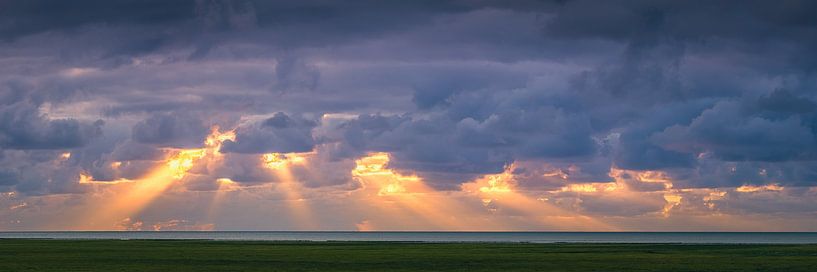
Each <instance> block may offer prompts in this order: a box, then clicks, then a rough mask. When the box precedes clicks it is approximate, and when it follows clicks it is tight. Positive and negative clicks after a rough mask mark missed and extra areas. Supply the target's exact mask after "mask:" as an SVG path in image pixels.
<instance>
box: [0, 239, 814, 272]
mask: <svg viewBox="0 0 817 272" xmlns="http://www.w3.org/2000/svg"><path fill="white" fill-rule="evenodd" d="M815 269H817V245H660V244H516V243H389V242H220V241H190V240H188V241H182V240H173V241H167V240H124V241H120V240H17V239H8V240H0V271H787V272H792V271H817V270H815Z"/></svg>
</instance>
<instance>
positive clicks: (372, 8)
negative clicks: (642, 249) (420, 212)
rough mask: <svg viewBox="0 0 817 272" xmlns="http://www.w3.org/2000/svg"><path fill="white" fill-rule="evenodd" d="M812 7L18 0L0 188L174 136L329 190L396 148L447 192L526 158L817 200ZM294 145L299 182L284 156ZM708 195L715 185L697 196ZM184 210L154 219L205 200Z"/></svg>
mask: <svg viewBox="0 0 817 272" xmlns="http://www.w3.org/2000/svg"><path fill="white" fill-rule="evenodd" d="M815 10H817V7H815V3H814V2H812V1H783V2H768V1H749V2H733V1H718V2H711V1H684V2H677V1H631V2H627V3H609V2H604V1H514V2H512V3H508V2H507V1H410V2H406V1H385V2H384V1H353V2H349V1H330V2H324V1H291V2H286V1H276V2H268V1H218V0H201V1H173V2H166V1H147V2H145V1H113V2H99V1H71V2H70V3H60V4H55V3H52V2H51V1H20V2H8V3H3V4H0V192H3V194H13V195H16V196H15V199H16V197H28V196H31V197H47V196H55V197H56V196H64V195H72V196H75V197H78V198H81V197H82V196H83V195H86V194H91V193H93V192H99V190H103V189H100V188H97V187H99V186H107V185H106V182H107V184H113V183H117V182H120V183H121V182H132V181H134V180H138V179H140V178H145V177H147V176H150V175H151V174H152V173H153V174H155V172H156V169H157V167H160V166H162V165H168V161H172V160H173V159H174V158H176V157H178V156H180V155H178V154H179V153H180V152H181V150H206V151H201V152H204V153H202V154H200V155H201V158H207V160H208V163H196V164H195V165H191V166H190V167H186V166H184V168H185V169H186V170H187V171H188V174H187V175H185V177H184V178H183V180H184V182H185V183H186V184H187V186H183V187H185V189H184V190H189V191H193V192H198V191H218V190H227V189H225V188H228V189H229V188H232V187H230V186H237V187H238V188H243V189H241V190H252V189H251V188H255V187H257V186H267V185H269V186H283V187H281V188H284V187H286V186H290V187H291V188H306V189H305V190H307V189H308V190H312V191H311V193H310V194H313V195H311V196H306V195H301V196H299V198H304V199H308V198H310V197H314V195H321V196H322V197H321V199H323V200H322V201H324V200H325V202H324V203H323V204H326V205H331V204H327V203H331V201H330V200H326V199H324V198H327V199H328V198H330V197H329V196H338V197H339V195H343V194H347V193H350V192H359V191H361V190H365V188H366V187H365V184H362V183H361V182H360V181H359V180H356V178H355V177H354V175H353V170H354V169H355V167H356V161H357V160H359V159H360V158H363V157H366V156H370V155H371V154H376V153H380V152H383V153H387V154H389V156H390V157H389V158H390V161H389V162H388V167H390V169H393V170H394V171H395V173H399V174H401V175H405V176H416V177H417V178H419V179H422V180H423V182H424V183H425V184H427V185H428V186H429V188H431V189H433V190H435V191H439V192H460V191H462V188H464V187H463V186H465V185H466V184H470V183H473V182H475V181H476V180H480V179H482V178H485V177H486V176H490V175H497V174H500V173H506V172H507V171H509V169H513V171H514V172H513V173H512V175H513V176H514V178H513V182H512V183H513V184H514V188H516V190H519V191H521V192H522V193H523V194H527V195H530V196H533V195H536V194H538V193H539V192H542V191H548V192H555V191H558V190H561V189H560V188H572V187H570V186H571V184H573V185H575V186H591V187H592V186H596V185H594V184H627V186H628V189H627V191H626V192H627V194H632V195H633V197H620V198H615V197H613V196H610V195H606V196H604V195H599V196H598V197H593V196H594V195H591V196H583V197H573V196H571V195H570V194H572V192H570V190H567V191H564V192H561V193H559V194H555V195H548V196H540V198H541V199H548V200H547V201H553V202H554V203H556V201H557V200H558V203H557V204H558V205H564V207H573V208H575V207H581V209H579V211H580V212H584V213H587V214H592V215H594V216H624V217H627V216H633V217H636V216H638V215H643V214H647V213H661V212H662V211H664V209H669V210H672V209H681V208H678V207H682V208H684V209H686V208H689V209H695V210H694V211H692V210H686V211H687V212H689V213H690V214H692V213H697V212H700V211H703V210H707V211H712V209H710V208H708V206H707V205H708V204H707V203H716V202H717V203H728V205H724V206H723V207H728V209H729V210H730V211H729V212H734V213H745V211H744V210H754V211H757V212H759V213H760V214H762V215H763V214H766V212H768V213H781V212H785V211H788V210H790V211H792V212H798V213H799V212H804V211H807V212H814V203H811V202H808V201H806V200H805V198H807V197H809V196H811V195H813V191H809V190H813V189H810V188H814V187H817V170H815V169H817V91H815V88H817V80H815V79H816V78H817V77H816V74H815V73H817V55H815V53H814V52H813V51H814V50H813V48H817V38H816V37H817V20H815V18H817V14H815ZM214 131H216V132H219V133H225V132H231V133H234V135H233V136H234V137H224V138H221V139H214V138H212V137H214V136H213V135H214V134H213V133H214ZM205 153H206V155H204V154H205ZM270 154H275V155H270ZM286 154H290V155H289V156H291V157H289V158H288V157H286V156H287V155H286ZM293 154H295V155H293ZM264 155H268V157H266V158H265V157H264ZM174 156H176V157H174ZM196 156H198V155H196ZM270 156H272V157H270ZM277 156H281V157H277ZM201 158H200V157H195V159H197V160H200V159H201ZM293 158H296V159H293ZM301 158H303V160H305V161H307V163H303V165H300V164H296V161H298V160H300V159H301ZM177 159H178V158H177ZM282 161H283V162H282ZM182 162H183V161H182ZM191 164H192V163H191ZM288 164H292V165H290V166H287V167H290V168H291V169H290V171H289V172H288V173H286V175H288V176H291V179H294V180H296V181H297V182H296V185H286V184H285V185H281V184H282V183H285V182H284V179H282V178H281V177H280V176H276V175H274V174H273V173H272V172H270V171H271V170H270V169H274V168H276V167H281V166H280V165H288ZM187 168H189V169H187ZM617 171H625V172H617ZM626 171H635V172H637V173H647V172H649V173H653V172H655V173H659V172H660V173H662V175H663V176H662V178H663V179H665V180H669V181H670V183H671V186H670V187H671V188H669V187H667V186H665V185H664V183H660V182H659V183H655V182H653V183H649V182H640V181H639V182H635V181H633V180H638V178H634V177H633V176H632V175H630V176H627V175H629V174H624V175H623V176H621V175H618V174H616V173H627V172H626ZM225 184H232V185H225ZM769 185H775V186H781V187H783V188H786V189H785V190H783V191H779V192H778V191H774V192H777V193H778V194H779V196H777V197H770V199H771V198H774V201H778V200H779V201H782V202H775V203H777V204H769V203H771V202H770V201H773V200H770V199H765V198H760V197H756V198H750V197H744V196H742V195H740V197H738V194H734V193H733V194H726V195H725V196H723V197H721V198H719V199H717V200H714V199H713V197H712V196H709V195H706V194H705V193H700V192H698V191H696V190H722V191H730V190H732V191H734V190H737V188H740V187H741V186H769ZM599 186H600V185H599ZM466 187H467V186H466ZM591 187H576V188H585V189H587V188H591ZM219 188H220V189H219ZM287 188H288V187H287ZM593 188H595V187H593ZM599 188H602V187H599ZM752 188H754V187H752ZM279 189H280V188H279ZM431 189H429V190H431ZM588 190H589V189H588ZM671 190H677V191H671ZM683 190H686V191H683ZM598 191H603V189H598ZM611 192H613V191H612V189H611ZM616 192H619V193H621V192H623V191H616ZM806 192H808V193H806ZM710 193H711V192H710ZM639 194H640V195H641V196H642V197H643V201H641V202H639V201H638V199H639V198H638V197H635V195H639ZM667 194H672V195H673V196H669V197H668V196H665V195H667ZM698 194H699V195H698ZM707 194H708V193H707ZM783 194H785V196H783ZM675 195H677V196H679V197H681V199H683V200H679V201H677V203H676V204H673V203H675V202H676V201H675V200H676V198H675ZM628 196H629V195H628ZM291 197H292V196H291ZM704 198H707V199H709V200H704ZM693 199H697V200H695V201H697V202H695V203H696V205H703V206H700V207H694V208H693V207H692V206H684V205H687V204H685V203H687V201H693ZM0 201H3V200H1V199H0ZM77 201H78V202H82V201H79V200H77ZM248 201H249V200H248ZM0 203H2V202H0ZM486 203H487V202H486ZM668 203H669V204H668ZM763 203H766V204H763ZM18 204H19V203H18ZM477 204H479V203H477ZM557 204H554V205H557ZM30 205H33V204H30ZM43 205H45V204H43ZM65 205H72V204H65ZM479 205H481V204H479ZM558 205H557V206H558ZM665 205H670V206H665ZM673 205H677V206H673ZM689 205H692V204H689ZM713 205H714V204H713ZM764 205H765V206H764ZM489 206H490V205H489ZM762 207H778V208H779V209H772V210H769V211H767V210H765V209H763V208H762ZM21 209H22V208H20V209H15V211H18V210H21ZM725 209H726V208H725ZM737 210H741V211H740V212H738V211H737ZM724 212H726V210H724ZM174 216H175V217H174V218H156V219H155V220H154V221H155V222H158V223H156V224H157V226H171V225H172V226H176V225H181V224H176V223H167V222H186V223H185V224H188V223H189V224H191V225H195V224H198V223H195V224H194V222H199V221H201V220H198V219H195V218H193V219H185V218H177V217H178V214H177V215H174ZM120 219H123V218H120ZM128 219H129V220H130V219H132V220H134V222H135V220H137V219H138V218H128ZM360 219H361V221H363V220H364V219H366V218H360ZM171 220H177V221H171ZM202 220H203V219H202ZM128 222H130V221H128ZM161 222H165V223H161ZM202 222H203V221H202ZM367 222H370V223H372V222H374V223H376V222H375V221H374V220H372V221H367ZM160 223H161V224H160ZM199 223H201V222H199ZM207 223H208V222H203V223H202V224H207ZM358 223H359V222H358ZM163 224H164V225H163ZM520 224H521V223H520ZM0 226H2V225H0ZM215 227H216V228H218V225H216V226H215ZM162 228H164V227H162Z"/></svg>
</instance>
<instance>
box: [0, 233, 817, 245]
mask: <svg viewBox="0 0 817 272" xmlns="http://www.w3.org/2000/svg"><path fill="white" fill-rule="evenodd" d="M0 239H52V240H213V241H279V242H280V241H312V242H325V241H344V242H420V243H422V242H425V243H435V242H449V243H502V242H505V243H534V244H537V243H542V244H553V243H583V244H588V243H609V244H616V243H622V244H817V233H815V232H439V231H438V232H407V231H399V232H390V231H383V232H354V231H56V232H51V231H33V232H0Z"/></svg>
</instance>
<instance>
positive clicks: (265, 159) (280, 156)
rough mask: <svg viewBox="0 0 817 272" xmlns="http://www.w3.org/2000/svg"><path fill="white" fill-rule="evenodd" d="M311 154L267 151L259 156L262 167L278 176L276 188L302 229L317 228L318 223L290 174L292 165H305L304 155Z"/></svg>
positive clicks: (300, 188)
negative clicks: (280, 192)
mask: <svg viewBox="0 0 817 272" xmlns="http://www.w3.org/2000/svg"><path fill="white" fill-rule="evenodd" d="M311 155H312V154H311V153H268V154H264V155H262V156H261V162H262V163H263V165H264V167H266V168H268V169H270V170H271V171H273V173H274V174H275V176H276V177H278V180H279V181H280V183H278V186H277V187H276V188H277V189H280V190H281V191H282V192H283V193H284V196H285V197H286V199H285V202H286V203H287V207H288V208H289V210H290V215H291V216H292V218H293V219H295V220H296V221H297V222H296V223H297V224H298V225H299V227H300V228H302V229H317V228H318V224H317V223H316V221H315V217H314V216H313V215H312V209H311V207H310V205H309V203H308V200H306V199H304V197H303V194H302V193H301V191H303V187H302V186H301V185H300V184H299V183H298V181H297V180H296V179H295V177H294V176H293V175H292V167H304V166H306V165H307V159H306V157H307V156H311Z"/></svg>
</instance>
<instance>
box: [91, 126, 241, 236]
mask: <svg viewBox="0 0 817 272" xmlns="http://www.w3.org/2000/svg"><path fill="white" fill-rule="evenodd" d="M234 137H235V134H233V133H232V132H225V133H221V132H219V130H218V127H213V129H212V133H211V135H210V136H208V137H207V140H206V141H205V143H204V144H205V148H201V149H179V150H169V153H170V155H169V156H168V157H167V158H166V159H165V162H164V163H163V164H161V165H160V166H159V167H157V168H156V169H153V170H152V171H151V172H150V173H149V174H147V175H146V176H145V177H144V178H140V179H138V180H118V181H114V182H103V181H94V180H92V178H91V177H90V176H88V175H85V174H81V175H80V183H85V184H119V183H124V184H123V185H122V186H121V187H117V188H111V190H108V192H109V193H112V195H110V197H105V198H102V199H100V200H99V203H95V204H93V207H102V208H101V209H95V212H94V213H92V214H90V215H89V216H87V218H85V219H84V222H82V224H89V225H90V226H91V228H99V229H106V228H108V227H109V225H106V224H109V222H118V221H121V220H122V218H131V217H133V216H134V215H136V214H137V213H139V212H140V211H141V210H142V209H144V207H146V206H147V205H149V204H150V203H151V202H152V201H153V200H154V199H155V198H156V197H158V196H159V195H161V194H162V193H163V192H165V191H166V190H167V189H168V188H169V187H170V186H171V185H172V184H173V183H174V182H176V181H178V180H181V179H182V178H184V177H185V175H186V174H187V172H188V171H190V169H192V168H193V167H194V166H195V165H196V164H197V163H198V162H199V161H202V160H213V159H215V158H216V157H219V156H220V154H219V153H218V148H219V147H220V146H221V142H222V141H224V140H226V139H234ZM120 164H121V163H120Z"/></svg>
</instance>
